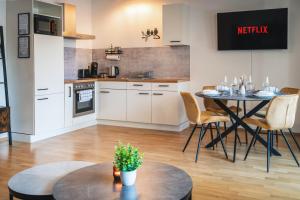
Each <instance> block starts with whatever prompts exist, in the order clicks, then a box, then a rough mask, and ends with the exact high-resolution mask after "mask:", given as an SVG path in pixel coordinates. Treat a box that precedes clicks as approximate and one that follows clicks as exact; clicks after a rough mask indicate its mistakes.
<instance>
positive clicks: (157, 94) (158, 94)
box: [153, 93, 164, 96]
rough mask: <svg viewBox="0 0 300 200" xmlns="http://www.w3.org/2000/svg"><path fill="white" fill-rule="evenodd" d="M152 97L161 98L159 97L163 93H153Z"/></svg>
mask: <svg viewBox="0 0 300 200" xmlns="http://www.w3.org/2000/svg"><path fill="white" fill-rule="evenodd" d="M153 95H155V96H161V95H164V94H163V93H153Z"/></svg>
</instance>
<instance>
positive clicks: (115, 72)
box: [108, 66, 120, 78]
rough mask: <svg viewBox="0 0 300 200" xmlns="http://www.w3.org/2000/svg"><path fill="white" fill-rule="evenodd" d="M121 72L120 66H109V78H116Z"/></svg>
mask: <svg viewBox="0 0 300 200" xmlns="http://www.w3.org/2000/svg"><path fill="white" fill-rule="evenodd" d="M119 74H120V69H119V67H118V66H111V67H110V68H109V76H108V77H109V78H116V77H117V76H118V75H119Z"/></svg>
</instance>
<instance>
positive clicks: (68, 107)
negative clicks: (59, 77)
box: [65, 84, 73, 127]
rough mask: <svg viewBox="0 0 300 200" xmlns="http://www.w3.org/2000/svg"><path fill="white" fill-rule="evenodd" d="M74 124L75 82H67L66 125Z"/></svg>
mask: <svg viewBox="0 0 300 200" xmlns="http://www.w3.org/2000/svg"><path fill="white" fill-rule="evenodd" d="M72 125H73V84H65V127H71V126H72Z"/></svg>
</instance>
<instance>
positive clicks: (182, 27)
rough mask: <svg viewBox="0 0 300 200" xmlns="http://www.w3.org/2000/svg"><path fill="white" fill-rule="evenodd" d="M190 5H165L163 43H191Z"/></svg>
mask: <svg viewBox="0 0 300 200" xmlns="http://www.w3.org/2000/svg"><path fill="white" fill-rule="evenodd" d="M189 21H190V20H189V7H188V5H185V4H167V5H163V44H164V45H169V46H173V45H174V46H175V45H189V44H190V41H189V40H190V36H189V34H190V31H189V30H190V26H189V23H190V22H189Z"/></svg>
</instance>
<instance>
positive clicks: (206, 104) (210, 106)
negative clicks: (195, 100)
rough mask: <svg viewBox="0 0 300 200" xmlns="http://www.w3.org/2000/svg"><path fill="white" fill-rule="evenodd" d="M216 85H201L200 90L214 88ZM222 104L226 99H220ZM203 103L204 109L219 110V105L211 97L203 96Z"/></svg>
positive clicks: (225, 102)
mask: <svg viewBox="0 0 300 200" xmlns="http://www.w3.org/2000/svg"><path fill="white" fill-rule="evenodd" d="M215 89H216V86H203V88H202V90H215ZM222 103H223V104H225V105H226V104H227V101H226V100H222ZM203 104H204V107H205V110H208V111H214V110H220V109H221V108H220V106H218V104H216V103H215V101H214V100H213V99H208V98H203Z"/></svg>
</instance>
